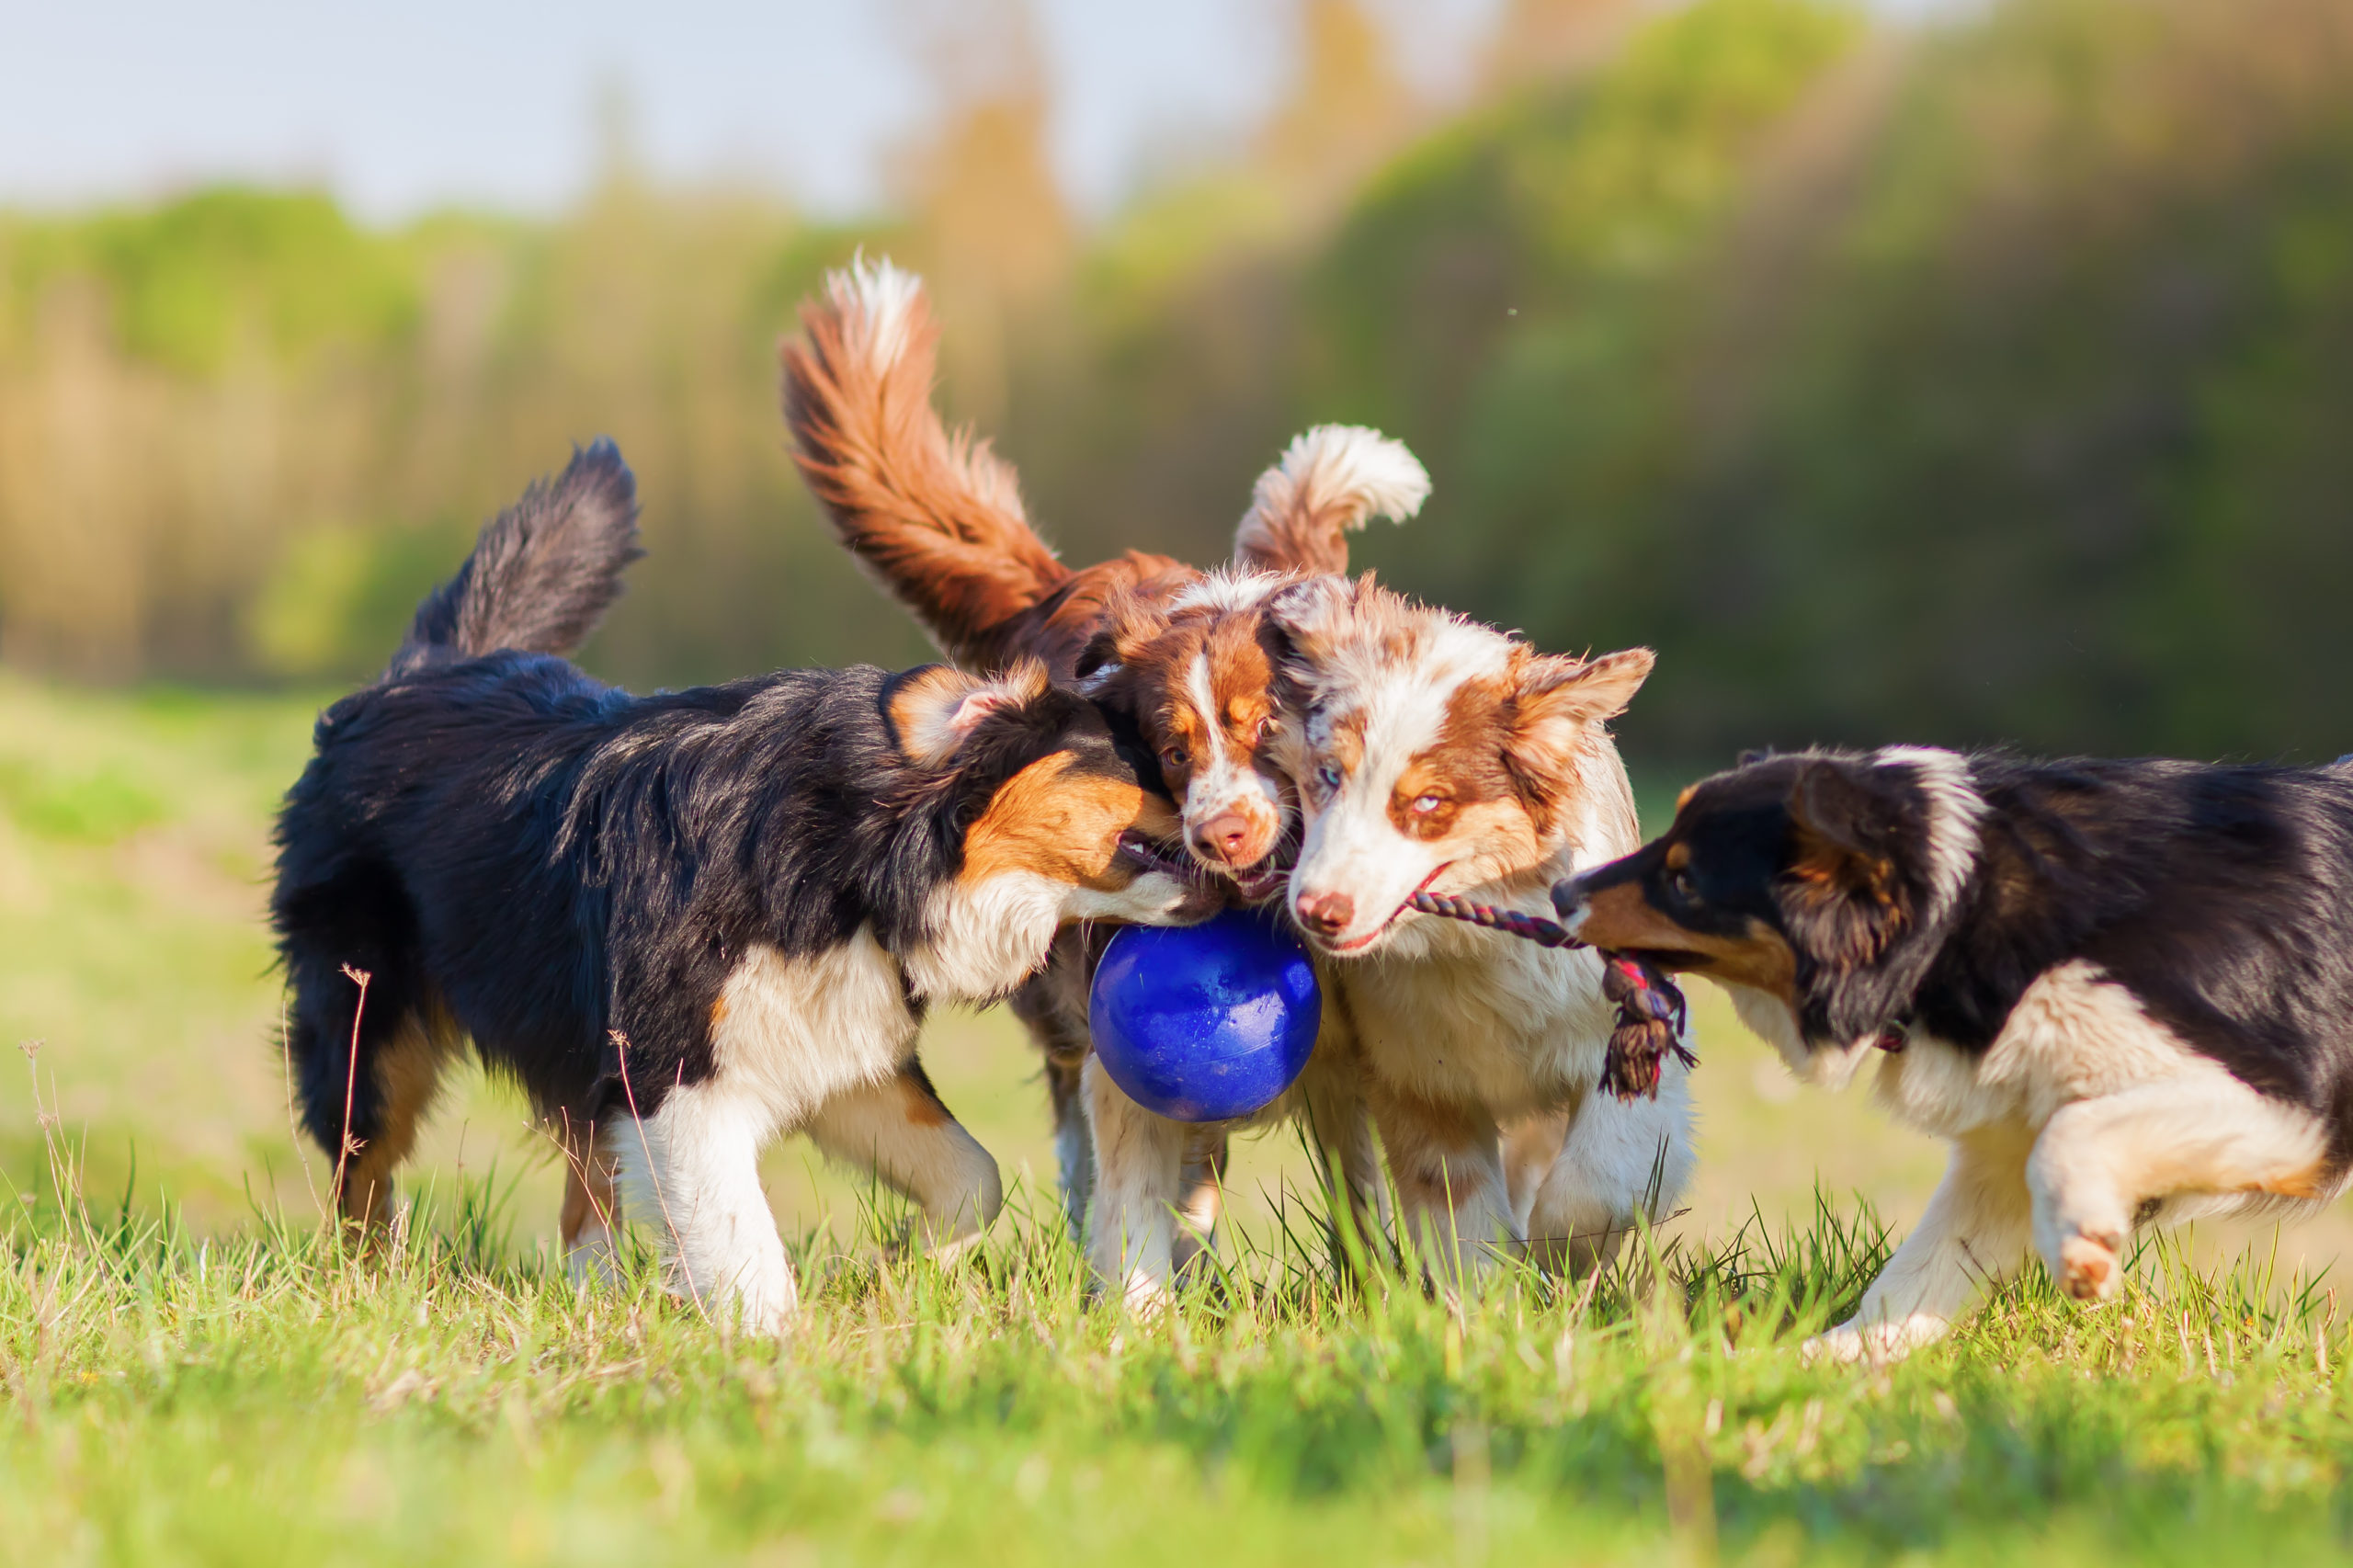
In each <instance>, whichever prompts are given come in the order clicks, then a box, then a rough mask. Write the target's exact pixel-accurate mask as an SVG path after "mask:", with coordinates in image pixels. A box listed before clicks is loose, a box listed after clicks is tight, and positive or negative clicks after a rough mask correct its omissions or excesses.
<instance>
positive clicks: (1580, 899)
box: [1552, 877, 1585, 920]
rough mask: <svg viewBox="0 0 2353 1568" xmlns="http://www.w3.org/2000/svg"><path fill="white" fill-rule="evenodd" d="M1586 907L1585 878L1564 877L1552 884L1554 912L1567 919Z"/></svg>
mask: <svg viewBox="0 0 2353 1568" xmlns="http://www.w3.org/2000/svg"><path fill="white" fill-rule="evenodd" d="M1584 907H1585V879H1584V878H1583V877H1563V878H1562V879H1561V880H1560V881H1557V882H1554V883H1553V884H1552V913H1553V914H1555V915H1559V916H1560V917H1561V918H1562V919H1563V920H1566V919H1567V918H1568V917H1569V916H1570V915H1574V914H1575V913H1576V912H1577V911H1578V910H1580V909H1583V908H1584Z"/></svg>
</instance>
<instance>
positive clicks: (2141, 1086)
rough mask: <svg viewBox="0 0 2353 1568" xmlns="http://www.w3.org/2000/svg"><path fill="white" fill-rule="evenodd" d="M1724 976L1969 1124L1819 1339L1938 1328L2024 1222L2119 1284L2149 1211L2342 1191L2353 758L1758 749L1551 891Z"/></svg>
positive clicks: (1883, 1339) (1790, 1031)
mask: <svg viewBox="0 0 2353 1568" xmlns="http://www.w3.org/2000/svg"><path fill="white" fill-rule="evenodd" d="M1554 902H1555V903H1556V904H1557V905H1558V906H1559V907H1560V909H1561V912H1562V914H1563V916H1564V918H1566V919H1567V920H1569V921H1570V922H1571V924H1572V925H1573V926H1574V928H1575V929H1576V930H1577V933H1578V934H1579V935H1580V936H1582V937H1585V938H1586V940H1588V941H1591V942H1594V943H1596V944H1598V945H1600V946H1603V947H1607V948H1612V949H1624V950H1628V951H1632V952H1637V953H1640V954H1642V955H1643V956H1644V957H1646V958H1648V959H1650V960H1653V961H1654V962H1656V963H1658V964H1661V965H1663V966H1665V967H1666V968H1669V969H1676V970H1682V971H1690V972H1694V973H1699V974H1703V975H1707V976H1709V977H1711V978H1712V979H1714V980H1717V981H1720V982H1722V983H1723V984H1724V986H1725V987H1726V989H1727V990H1728V991H1729V992H1730V993H1731V994H1732V997H1733V1002H1734V1003H1735V1005H1736V1006H1737V1007H1738V1009H1739V1011H1740V1014H1741V1017H1743V1018H1744V1019H1745V1021H1746V1022H1747V1023H1748V1024H1749V1026H1750V1027H1751V1028H1754V1029H1756V1031H1757V1032H1758V1033H1759V1034H1761V1035H1762V1036H1764V1037H1765V1039H1766V1040H1768V1041H1770V1042H1772V1044H1773V1045H1774V1046H1776V1047H1777V1048H1778V1049H1779V1051H1780V1052H1781V1054H1782V1055H1783V1056H1784V1057H1785V1058H1787V1059H1788V1061H1789V1063H1790V1066H1791V1067H1792V1068H1793V1069H1794V1070H1795V1071H1796V1072H1797V1073H1798V1074H1800V1075H1801V1076H1803V1077H1807V1078H1811V1079H1813V1080H1815V1081H1817V1082H1823V1083H1827V1084H1832V1085H1836V1084H1840V1083H1843V1082H1845V1081H1846V1080H1847V1078H1849V1077H1851V1075H1852V1074H1853V1073H1854V1071H1855V1069H1856V1066H1857V1065H1858V1063H1859V1062H1861V1061H1862V1060H1863V1059H1865V1058H1866V1057H1869V1056H1871V1055H1873V1054H1878V1055H1880V1058H1881V1066H1880V1072H1879V1077H1878V1096H1879V1098H1880V1100H1881V1102H1882V1103H1883V1104H1884V1105H1886V1106H1887V1107H1888V1108H1890V1109H1891V1110H1893V1112H1894V1114H1895V1115H1897V1116H1898V1117H1900V1118H1901V1119H1904V1120H1905V1121H1907V1122H1909V1123H1911V1124H1912V1125H1913V1126H1915V1127H1918V1128H1921V1129H1923V1130H1925V1131H1929V1132H1933V1133H1937V1134H1938V1135H1940V1136H1942V1137H1945V1138H1948V1139H1949V1140H1951V1142H1952V1149H1953V1153H1952V1164H1951V1167H1950V1169H1949V1171H1948V1173H1947V1174H1946V1176H1945V1179H1944V1182H1943V1184H1942V1185H1941V1186H1940V1187H1938V1189H1937V1193H1936V1196H1935V1197H1934V1198H1933V1199H1930V1201H1929V1204H1928V1209H1927V1213H1926V1214H1925V1215H1924V1216H1923V1217H1922V1219H1921V1221H1920V1224H1919V1227H1918V1229H1916V1230H1915V1232H1914V1233H1912V1235H1911V1236H1910V1238H1909V1239H1907V1240H1906V1241H1905V1242H1904V1244H1903V1245H1902V1246H1901V1247H1900V1248H1898V1249H1897V1251H1896V1253H1895V1256H1893V1258H1891V1259H1890V1260H1889V1263H1888V1266H1887V1268H1886V1270H1885V1271H1884V1272H1883V1273H1881V1276H1880V1278H1878V1279H1877V1280H1876V1281H1875V1282H1874V1283H1873V1284H1872V1285H1871V1287H1870V1290H1869V1291H1867V1292H1866V1293H1865V1295H1864V1297H1863V1301H1862V1305H1861V1307H1860V1309H1859V1311H1858V1312H1856V1314H1855V1316H1854V1318H1853V1319H1852V1320H1851V1321H1850V1322H1848V1323H1847V1324H1841V1325H1840V1326H1839V1327H1837V1328H1835V1329H1832V1330H1831V1331H1830V1332H1829V1333H1828V1334H1827V1335H1824V1338H1823V1339H1822V1340H1821V1341H1820V1342H1817V1346H1816V1348H1818V1349H1824V1350H1827V1351H1829V1352H1830V1353H1832V1354H1834V1355H1836V1356H1839V1357H1841V1358H1854V1357H1858V1356H1864V1355H1870V1356H1874V1357H1877V1356H1884V1355H1889V1354H1901V1353H1902V1352H1903V1351H1904V1350H1907V1349H1909V1348H1911V1347H1912V1346H1916V1345H1920V1344H1923V1343H1926V1342H1927V1341H1929V1340H1932V1339H1934V1338H1936V1337H1938V1335H1941V1334H1943V1333H1944V1332H1945V1331H1946V1329H1947V1328H1948V1327H1949V1325H1950V1324H1951V1323H1952V1322H1953V1320H1954V1319H1955V1318H1957V1317H1959V1316H1960V1315H1961V1313H1963V1312H1965V1311H1967V1310H1968V1309H1969V1308H1970V1307H1971V1306H1972V1304H1973V1303H1974V1302H1975V1301H1976V1299H1977V1297H1978V1294H1979V1292H1980V1291H1981V1290H1983V1289H1984V1285H1985V1284H1986V1283H1987V1282H1988V1281H1989V1280H1992V1279H1996V1278H2000V1277H2002V1276H2003V1275H2005V1274H2006V1273H2007V1272H2009V1271H2010V1270H2011V1269H2013V1268H2015V1267H2017V1266H2018V1262H2019V1261H2020V1259H2021V1258H2022V1257H2023V1256H2025V1254H2026V1252H2027V1250H2028V1248H2029V1244H2031V1245H2032V1247H2033V1248H2034V1249H2035V1250H2037V1251H2039V1252H2040V1254H2041V1256H2042V1258H2043V1261H2044V1262H2045V1263H2046V1264H2047V1265H2048V1267H2050V1269H2051V1273H2052V1278H2054V1279H2056V1280H2057V1281H2058V1282H2059V1284H2060V1285H2061V1287H2062V1288H2063V1289H2064V1290H2066V1291H2067V1292H2068V1293H2069V1294H2070V1295H2073V1296H2075V1297H2077V1298H2079V1299H2082V1300H2086V1301H2091V1300H2099V1299H2104V1298H2107V1297H2109V1296H2111V1295H2113V1294H2114V1293H2115V1291H2116V1290H2117V1289H2118V1286H2119V1282H2120V1275H2121V1272H2122V1266H2121V1260H2120V1255H2121V1252H2122V1249H2123V1247H2124V1244H2125V1243H2126V1241H2127V1239H2128V1238H2129V1236H2130V1235H2131V1232H2132V1230H2133V1228H2134V1227H2135V1226H2136V1225H2142V1224H2149V1223H2155V1222H2160V1221H2176V1220H2181V1219H2186V1218H2189V1217H2192V1216H2194V1215H2200V1214H2212V1213H2217V1212H2226V1211H2232V1210H2247V1209H2268V1208H2272V1207H2274V1206H2287V1207H2290V1208H2297V1207H2310V1206H2313V1205H2315V1204H2318V1203H2323V1202H2325V1201H2327V1200H2328V1199H2332V1198H2334V1197H2335V1196H2336V1194H2337V1193H2338V1192H2339V1191H2340V1190H2341V1189H2342V1188H2343V1187H2345V1185H2346V1181H2347V1167H2348V1162H2353V770H2348V769H2347V768H2345V767H2325V768H2291V767H2210V766H2203V765H2199V764H2192V763H2184V762H2162V761H2131V762H2113V761H2068V762H2052V763H2033V762H2026V761H2020V760H2018V759H2016V758H2013V757H2009V756H1998V755H1986V756H1961V755H1959V754H1956V753H1952V752H1948V751H1939V750H1932V749H1928V748H1924V747H1900V748H1893V749H1889V750H1883V751H1878V752H1872V753H1869V754H1867V755H1861V756H1855V755H1845V754H1829V753H1808V754H1802V755H1794V756H1775V757H1768V758H1766V759H1763V760H1760V761H1756V762H1753V763H1750V764H1749V765H1747V766H1745V767H1740V768H1738V769H1736V770H1734V771H1733V772H1731V773H1726V774H1721V775H1718V776H1717V777H1715V778H1709V779H1706V780H1704V781H1703V782H1701V783H1699V784H1698V785H1695V786H1694V787H1693V788H1692V789H1690V790H1688V791H1686V793H1685V795H1684V798H1683V801H1682V802H1681V804H1680V806H1679V807H1678V809H1677V812H1676V817H1675V822H1674V824H1673V825H1672V826H1671V827H1670V828H1669V829H1668V830H1667V832H1666V833H1665V835H1663V836H1661V837H1660V838H1658V839H1656V840H1654V842H1652V843H1651V844H1649V845H1647V846H1644V847H1643V848H1642V849H1641V850H1639V851H1637V852H1635V853H1634V854H1632V855H1630V856H1628V857H1626V858H1623V859H1620V860H1616V861H1613V862H1611V863H1609V864H1608V865H1606V866H1602V867H1599V868H1597V869H1594V870H1592V871H1589V872H1587V873H1586V874H1585V875H1583V876H1581V877H1579V878H1576V879H1574V880H1573V881H1568V882H1564V883H1563V884H1562V885H1561V886H1560V887H1559V888H1558V889H1557V890H1555V892H1554Z"/></svg>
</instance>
